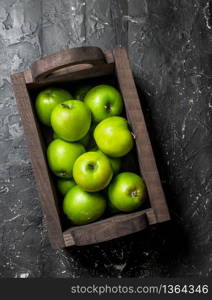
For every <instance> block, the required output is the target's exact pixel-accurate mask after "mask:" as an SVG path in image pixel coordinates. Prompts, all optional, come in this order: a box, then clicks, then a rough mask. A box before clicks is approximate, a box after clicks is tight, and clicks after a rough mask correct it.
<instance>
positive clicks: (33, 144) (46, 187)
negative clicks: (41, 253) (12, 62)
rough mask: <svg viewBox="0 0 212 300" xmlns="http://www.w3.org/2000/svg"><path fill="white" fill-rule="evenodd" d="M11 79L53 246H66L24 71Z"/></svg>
mask: <svg viewBox="0 0 212 300" xmlns="http://www.w3.org/2000/svg"><path fill="white" fill-rule="evenodd" d="M11 80H12V84H13V89H14V92H15V96H16V101H17V105H18V108H19V112H20V115H21V119H22V123H23V127H24V131H25V134H26V137H27V143H28V147H29V151H30V155H31V160H32V165H33V170H34V174H35V179H36V183H37V187H38V190H39V194H40V196H41V204H42V209H43V213H44V215H45V218H46V223H47V226H48V235H49V240H50V242H51V245H52V247H53V248H61V247H64V240H63V234H62V229H61V225H60V219H59V215H58V211H57V204H56V201H57V199H56V197H55V194H54V192H53V188H52V185H51V181H50V178H49V174H48V169H47V164H46V161H45V154H44V153H43V149H42V145H41V141H40V136H39V134H38V129H37V126H36V121H35V118H34V114H33V110H32V107H31V101H30V97H29V94H28V91H27V88H26V82H25V78H24V73H19V74H14V75H12V76H11Z"/></svg>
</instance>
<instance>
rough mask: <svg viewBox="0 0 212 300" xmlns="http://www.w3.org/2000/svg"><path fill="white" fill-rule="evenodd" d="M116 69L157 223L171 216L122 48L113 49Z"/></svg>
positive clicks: (125, 55)
mask: <svg viewBox="0 0 212 300" xmlns="http://www.w3.org/2000/svg"><path fill="white" fill-rule="evenodd" d="M113 55H114V60H115V70H116V74H117V78H118V82H119V86H120V90H121V92H122V95H123V98H124V103H125V107H126V111H127V117H128V120H129V123H130V126H131V128H132V130H133V133H134V134H135V137H136V147H137V152H138V160H139V165H140V169H141V173H142V176H143V178H144V180H145V182H146V186H147V190H148V194H149V198H150V203H151V206H152V208H153V209H154V212H155V215H156V220H157V222H163V221H166V220H169V219H170V216H169V211H168V208H167V204H166V200H165V196H164V192H163V189H162V186H161V181H160V178H159V173H158V170H157V166H156V162H155V158H154V154H153V151H152V146H151V142H150V139H149V135H148V131H147V128H146V124H145V120H144V115H143V112H142V109H141V105H140V101H139V97H138V94H137V90H136V86H135V83H134V79H133V75H132V72H131V68H130V64H129V60H128V56H127V53H126V51H125V50H124V49H123V48H117V49H114V50H113Z"/></svg>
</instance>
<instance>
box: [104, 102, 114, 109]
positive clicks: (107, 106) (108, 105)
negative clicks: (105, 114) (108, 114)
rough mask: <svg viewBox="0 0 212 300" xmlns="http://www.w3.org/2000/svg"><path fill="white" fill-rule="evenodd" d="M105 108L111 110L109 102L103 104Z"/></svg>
mask: <svg viewBox="0 0 212 300" xmlns="http://www.w3.org/2000/svg"><path fill="white" fill-rule="evenodd" d="M104 107H105V109H106V110H107V111H110V110H111V107H112V106H111V104H110V103H109V104H106V105H105V106H104Z"/></svg>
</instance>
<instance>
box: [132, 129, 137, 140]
mask: <svg viewBox="0 0 212 300" xmlns="http://www.w3.org/2000/svg"><path fill="white" fill-rule="evenodd" d="M131 134H132V136H133V138H134V139H136V135H135V133H134V132H132V131H131Z"/></svg>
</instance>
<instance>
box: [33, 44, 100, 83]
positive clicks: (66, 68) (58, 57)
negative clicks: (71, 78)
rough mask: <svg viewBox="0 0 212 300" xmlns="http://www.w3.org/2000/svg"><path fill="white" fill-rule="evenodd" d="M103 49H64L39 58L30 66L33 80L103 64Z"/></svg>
mask: <svg viewBox="0 0 212 300" xmlns="http://www.w3.org/2000/svg"><path fill="white" fill-rule="evenodd" d="M105 63H106V61H105V56H104V53H103V51H102V50H101V49H100V48H98V47H79V48H73V49H66V50H63V51H60V52H57V53H54V54H51V55H48V56H45V57H43V58H41V59H40V60H38V61H36V62H34V63H33V64H32V66H31V74H32V78H33V81H34V82H39V81H42V80H45V79H48V78H53V77H54V78H55V77H59V76H61V75H64V74H68V73H73V72H78V71H82V70H87V69H90V68H92V67H93V66H95V65H99V64H105Z"/></svg>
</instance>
